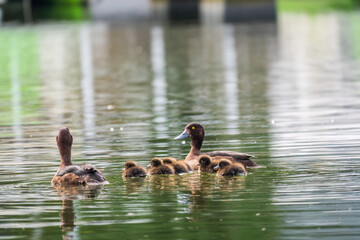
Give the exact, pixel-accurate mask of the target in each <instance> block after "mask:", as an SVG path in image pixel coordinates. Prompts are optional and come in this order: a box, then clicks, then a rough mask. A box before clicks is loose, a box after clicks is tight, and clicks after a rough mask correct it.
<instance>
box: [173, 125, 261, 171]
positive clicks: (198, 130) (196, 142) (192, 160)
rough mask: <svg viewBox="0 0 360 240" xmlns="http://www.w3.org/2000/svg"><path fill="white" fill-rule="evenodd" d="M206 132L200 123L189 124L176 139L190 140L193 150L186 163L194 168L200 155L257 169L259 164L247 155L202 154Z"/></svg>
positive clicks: (226, 153) (231, 152)
mask: <svg viewBox="0 0 360 240" xmlns="http://www.w3.org/2000/svg"><path fill="white" fill-rule="evenodd" d="M204 136H205V130H204V128H203V126H201V125H200V124H199V123H189V124H188V125H186V127H185V130H184V132H183V133H181V134H180V135H179V136H177V137H176V138H175V139H185V138H188V137H189V138H190V139H191V142H190V145H191V149H190V152H189V153H188V155H187V156H186V158H185V161H186V162H187V163H189V164H190V166H192V167H193V168H194V166H195V164H196V163H197V161H198V158H199V156H200V155H202V154H203V155H208V156H210V157H216V158H219V157H221V158H226V159H228V160H230V161H233V162H239V163H242V164H243V165H244V166H245V167H257V166H258V164H257V163H256V162H254V161H253V160H251V159H250V158H251V157H253V156H252V155H250V154H247V153H238V152H233V151H213V152H207V153H201V151H200V149H201V146H202V143H203V140H204ZM194 169H195V168H194Z"/></svg>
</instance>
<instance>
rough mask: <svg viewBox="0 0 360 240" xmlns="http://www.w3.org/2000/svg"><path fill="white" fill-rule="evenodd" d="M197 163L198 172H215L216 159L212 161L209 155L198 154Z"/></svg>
mask: <svg viewBox="0 0 360 240" xmlns="http://www.w3.org/2000/svg"><path fill="white" fill-rule="evenodd" d="M197 165H200V172H208V173H216V172H217V169H214V168H215V167H216V166H217V165H218V161H214V160H213V159H212V158H211V157H210V156H207V155H200V157H199V160H198V163H197Z"/></svg>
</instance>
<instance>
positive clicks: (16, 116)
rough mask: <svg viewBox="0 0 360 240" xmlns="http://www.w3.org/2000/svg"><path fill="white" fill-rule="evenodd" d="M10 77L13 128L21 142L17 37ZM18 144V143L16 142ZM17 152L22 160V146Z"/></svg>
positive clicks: (17, 159) (15, 135) (14, 40)
mask: <svg viewBox="0 0 360 240" xmlns="http://www.w3.org/2000/svg"><path fill="white" fill-rule="evenodd" d="M10 49H11V50H10V79H11V95H12V121H13V124H12V128H13V131H14V140H15V141H18V142H21V141H22V139H23V130H22V126H21V125H22V117H21V111H22V107H21V89H20V88H21V86H20V74H19V68H20V66H19V61H18V58H19V54H18V51H19V50H18V44H17V39H16V38H14V39H13V40H12V41H11V45H10ZM16 146H18V144H16ZM17 152H18V154H16V156H15V158H14V160H15V161H21V160H22V158H21V157H20V156H19V155H20V154H19V153H20V152H21V147H20V146H18V147H17Z"/></svg>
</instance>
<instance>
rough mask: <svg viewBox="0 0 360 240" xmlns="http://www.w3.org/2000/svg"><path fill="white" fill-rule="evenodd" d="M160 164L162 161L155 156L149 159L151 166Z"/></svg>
mask: <svg viewBox="0 0 360 240" xmlns="http://www.w3.org/2000/svg"><path fill="white" fill-rule="evenodd" d="M161 165H162V161H161V159H160V158H157V157H155V158H153V159H151V162H150V166H151V167H159V166H161Z"/></svg>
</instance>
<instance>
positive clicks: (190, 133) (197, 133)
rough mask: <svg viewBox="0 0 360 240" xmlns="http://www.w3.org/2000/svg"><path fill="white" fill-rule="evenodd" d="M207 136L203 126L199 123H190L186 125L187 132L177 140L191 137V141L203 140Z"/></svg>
mask: <svg viewBox="0 0 360 240" xmlns="http://www.w3.org/2000/svg"><path fill="white" fill-rule="evenodd" d="M204 136H205V130H204V128H203V126H201V125H200V124H199V123H189V124H188V125H186V127H185V130H184V131H183V132H182V133H181V134H180V135H179V136H177V137H176V138H175V139H185V138H188V137H190V138H191V139H194V138H201V139H203V138H204Z"/></svg>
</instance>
